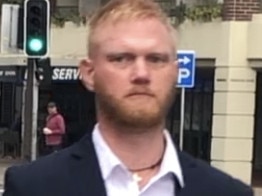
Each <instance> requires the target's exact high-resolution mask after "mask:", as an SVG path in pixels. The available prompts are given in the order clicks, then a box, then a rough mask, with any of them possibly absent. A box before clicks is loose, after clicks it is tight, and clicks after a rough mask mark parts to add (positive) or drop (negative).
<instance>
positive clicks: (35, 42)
mask: <svg viewBox="0 0 262 196" xmlns="http://www.w3.org/2000/svg"><path fill="white" fill-rule="evenodd" d="M43 46H44V45H43V40H41V39H39V38H32V39H31V40H29V43H28V47H29V50H31V51H32V52H36V53H37V52H39V51H41V50H42V49H43Z"/></svg>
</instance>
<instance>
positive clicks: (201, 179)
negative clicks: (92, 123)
mask: <svg viewBox="0 0 262 196" xmlns="http://www.w3.org/2000/svg"><path fill="white" fill-rule="evenodd" d="M178 155H179V159H180V164H181V167H182V172H183V175H184V180H185V187H184V188H180V187H179V185H178V183H176V180H174V183H176V187H178V189H177V191H176V192H177V193H176V196H252V195H253V192H252V190H251V189H250V188H249V187H248V186H246V185H244V184H243V183H241V182H240V181H238V180H235V179H233V178H232V177H229V176H227V175H226V174H224V173H222V172H220V171H218V170H216V169H214V168H211V167H210V166H209V165H208V164H206V163H204V162H201V161H198V160H196V159H194V158H192V157H191V156H189V155H187V154H185V153H183V152H178ZM4 196H106V189H105V185H104V182H103V179H102V176H101V171H100V168H99V165H98V159H97V157H96V153H95V150H94V146H93V142H92V140H91V136H90V135H87V136H85V137H84V138H83V139H81V141H80V142H78V143H77V144H75V145H73V146H71V147H69V148H67V149H64V150H62V151H60V152H57V153H54V154H52V155H49V156H47V157H44V158H40V159H38V160H37V161H35V162H32V163H28V164H26V165H22V166H15V167H11V168H9V169H8V170H7V172H6V175H5V192H4Z"/></svg>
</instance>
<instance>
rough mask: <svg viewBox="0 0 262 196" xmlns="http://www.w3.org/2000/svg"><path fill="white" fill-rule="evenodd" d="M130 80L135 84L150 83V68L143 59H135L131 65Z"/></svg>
mask: <svg viewBox="0 0 262 196" xmlns="http://www.w3.org/2000/svg"><path fill="white" fill-rule="evenodd" d="M131 82H132V83H135V84H148V83H150V70H149V66H147V64H146V61H145V59H142V58H141V59H137V60H136V61H135V63H134V65H133V66H132V73H131Z"/></svg>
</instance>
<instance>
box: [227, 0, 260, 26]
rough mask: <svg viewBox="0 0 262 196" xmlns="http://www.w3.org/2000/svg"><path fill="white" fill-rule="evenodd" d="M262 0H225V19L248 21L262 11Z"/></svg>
mask: <svg viewBox="0 0 262 196" xmlns="http://www.w3.org/2000/svg"><path fill="white" fill-rule="evenodd" d="M260 3H261V0H224V7H223V20H226V21H228V20H235V21H248V20H251V19H252V14H254V13H259V12H261V7H260V6H261V5H260Z"/></svg>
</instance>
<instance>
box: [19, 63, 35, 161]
mask: <svg viewBox="0 0 262 196" xmlns="http://www.w3.org/2000/svg"><path fill="white" fill-rule="evenodd" d="M33 84H34V60H33V59H28V60H27V78H26V89H25V105H24V131H23V133H24V137H23V138H24V140H23V150H22V157H23V158H24V159H26V160H28V161H29V160H31V143H32V121H33V118H32V116H33V115H32V111H33V104H32V103H33Z"/></svg>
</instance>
